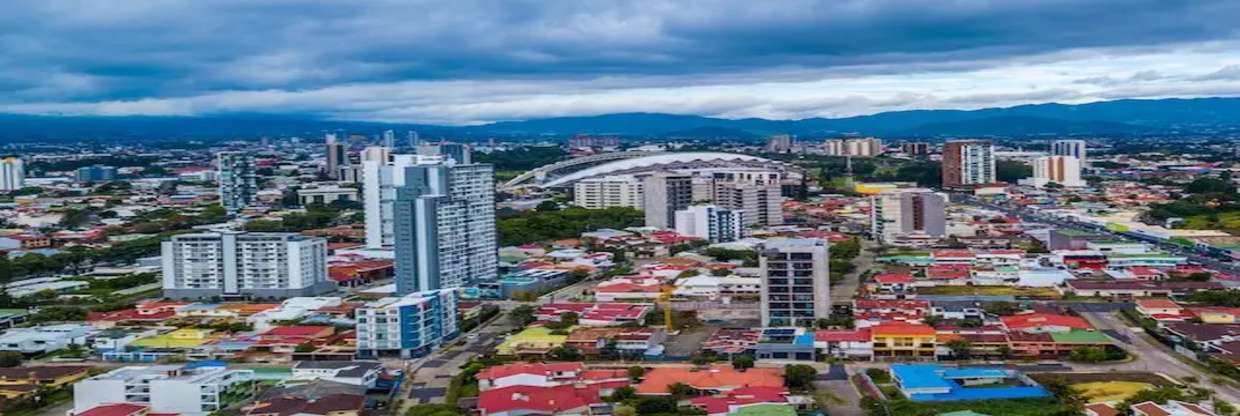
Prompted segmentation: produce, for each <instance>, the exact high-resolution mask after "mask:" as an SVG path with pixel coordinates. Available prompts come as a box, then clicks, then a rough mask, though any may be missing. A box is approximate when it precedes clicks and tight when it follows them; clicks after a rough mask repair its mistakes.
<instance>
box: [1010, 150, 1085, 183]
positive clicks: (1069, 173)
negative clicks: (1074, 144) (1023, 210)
mask: <svg viewBox="0 0 1240 416" xmlns="http://www.w3.org/2000/svg"><path fill="white" fill-rule="evenodd" d="M1031 164H1032V165H1033V177H1031V178H1028V179H1026V180H1024V181H1023V184H1025V185H1029V186H1035V187H1038V188H1043V187H1046V185H1047V184H1050V183H1052V182H1053V183H1057V184H1060V185H1062V186H1064V187H1068V188H1079V187H1083V186H1085V181H1083V180H1081V159H1078V158H1075V157H1072V156H1043V157H1039V158H1037V159H1034V160H1033V162H1031Z"/></svg>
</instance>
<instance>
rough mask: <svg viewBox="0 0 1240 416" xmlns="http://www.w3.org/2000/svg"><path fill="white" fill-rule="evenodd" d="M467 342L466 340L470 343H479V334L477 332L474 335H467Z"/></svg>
mask: <svg viewBox="0 0 1240 416" xmlns="http://www.w3.org/2000/svg"><path fill="white" fill-rule="evenodd" d="M465 340H466V341H469V342H474V341H477V340H478V333H477V332H475V333H472V334H469V335H466V336H465Z"/></svg>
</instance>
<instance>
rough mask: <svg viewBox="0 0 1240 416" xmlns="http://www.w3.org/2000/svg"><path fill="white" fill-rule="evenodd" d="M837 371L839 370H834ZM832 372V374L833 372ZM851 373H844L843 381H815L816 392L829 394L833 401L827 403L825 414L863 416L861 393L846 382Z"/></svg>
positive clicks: (832, 415) (850, 383) (849, 382)
mask: <svg viewBox="0 0 1240 416" xmlns="http://www.w3.org/2000/svg"><path fill="white" fill-rule="evenodd" d="M835 371H839V370H835ZM835 371H833V372H835ZM851 375H852V373H847V372H846V373H845V377H844V379H843V380H838V379H837V380H816V381H814V386H815V387H817V388H818V390H825V391H827V392H829V393H831V396H832V398H833V399H838V400H828V401H827V414H829V415H831V416H864V415H865V412H864V411H862V410H861V393H860V392H858V391H857V387H856V386H853V384H852V382H851V381H848V376H851Z"/></svg>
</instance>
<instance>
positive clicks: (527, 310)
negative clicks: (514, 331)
mask: <svg viewBox="0 0 1240 416" xmlns="http://www.w3.org/2000/svg"><path fill="white" fill-rule="evenodd" d="M508 322H511V323H512V325H513V326H516V327H524V326H527V325H529V324H531V323H533V322H534V307H533V306H530V305H521V306H518V307H515V308H512V310H511V311H509V312H508Z"/></svg>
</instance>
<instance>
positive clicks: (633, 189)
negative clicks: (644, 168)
mask: <svg viewBox="0 0 1240 416" xmlns="http://www.w3.org/2000/svg"><path fill="white" fill-rule="evenodd" d="M644 200H645V197H644V193H643V192H642V181H641V180H639V179H637V178H636V177H634V176H632V175H615V176H603V177H598V178H587V179H582V180H580V181H577V183H575V184H573V205H577V206H579V207H582V208H589V209H602V208H612V207H628V208H634V209H642V203H643V202H644Z"/></svg>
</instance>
